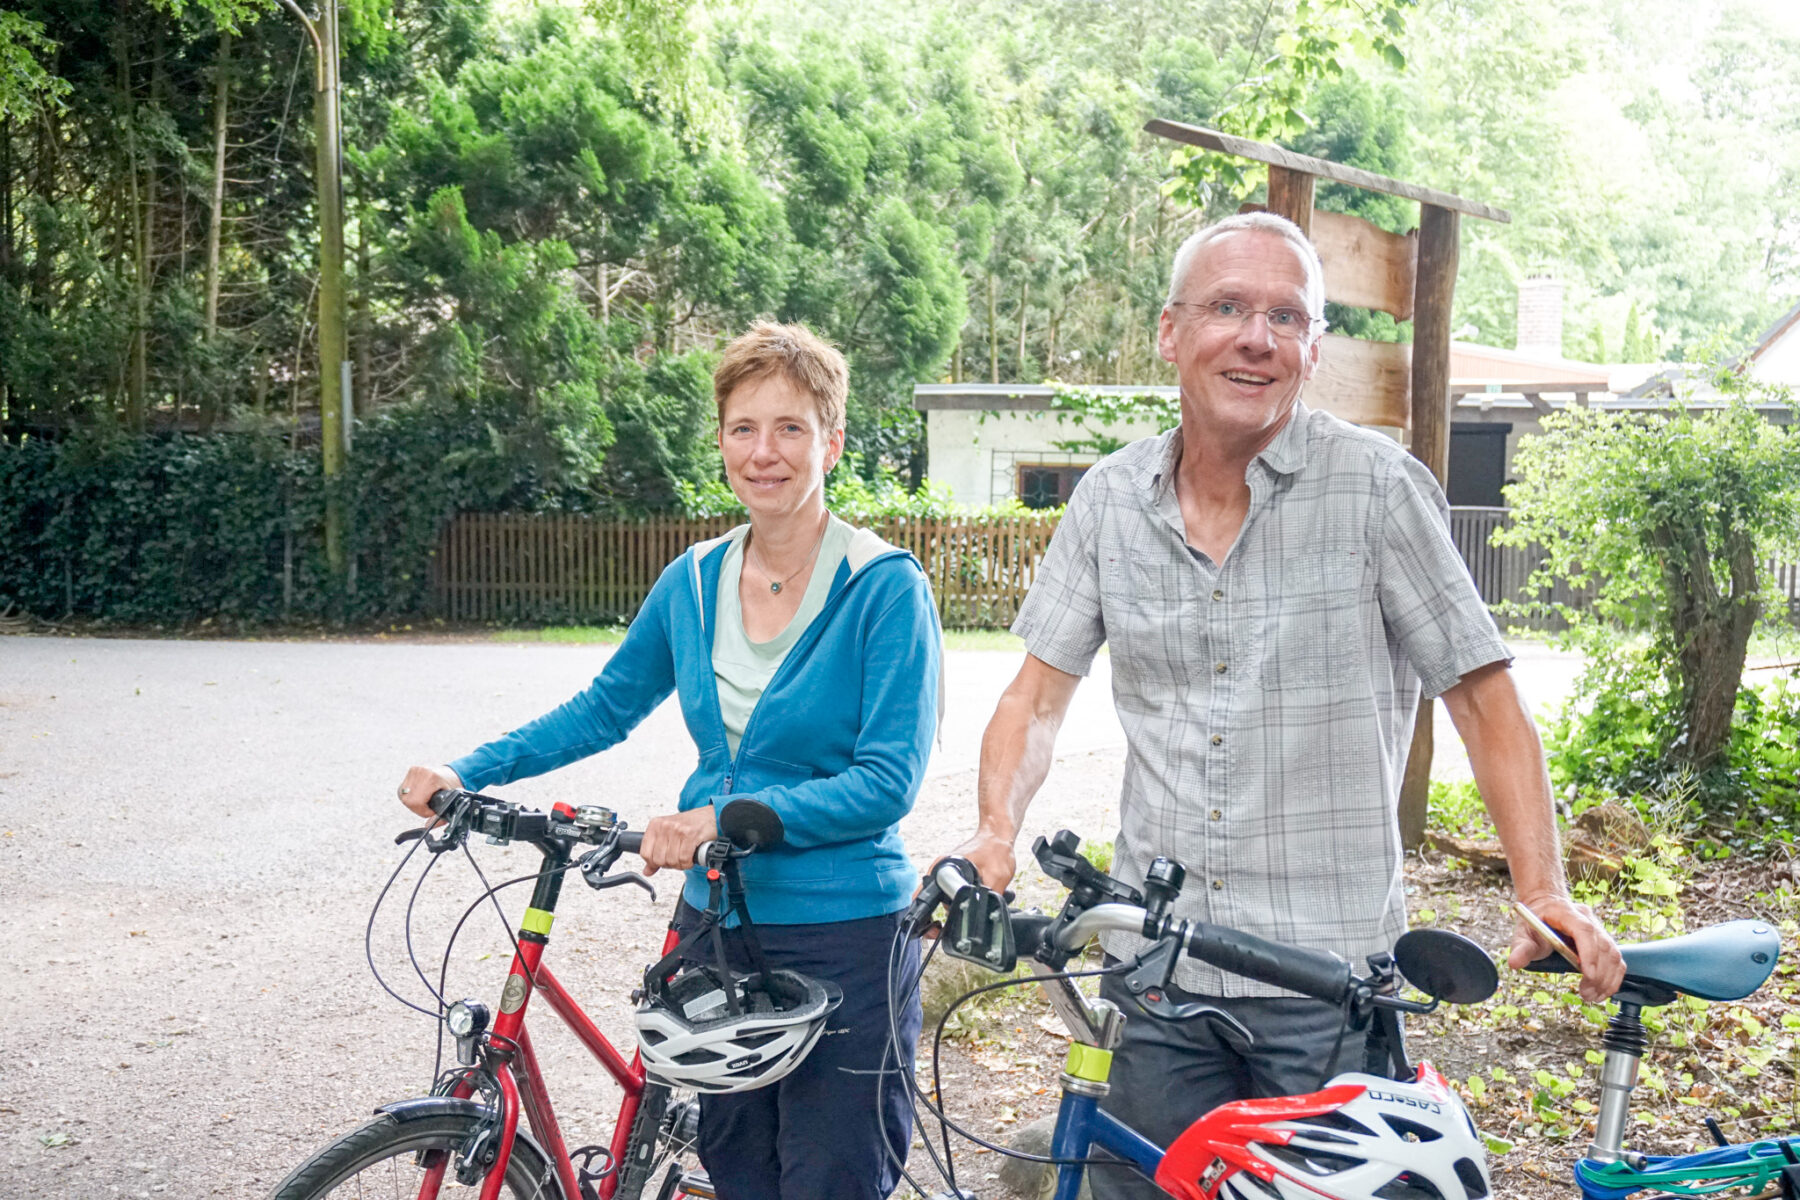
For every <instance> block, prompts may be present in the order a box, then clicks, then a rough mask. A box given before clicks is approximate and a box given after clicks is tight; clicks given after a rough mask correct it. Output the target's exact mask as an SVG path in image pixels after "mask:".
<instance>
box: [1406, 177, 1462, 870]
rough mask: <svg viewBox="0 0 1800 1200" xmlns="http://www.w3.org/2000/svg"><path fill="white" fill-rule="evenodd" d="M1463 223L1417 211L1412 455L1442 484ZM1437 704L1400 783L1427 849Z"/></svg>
mask: <svg viewBox="0 0 1800 1200" xmlns="http://www.w3.org/2000/svg"><path fill="white" fill-rule="evenodd" d="M1461 230H1462V218H1461V216H1459V215H1458V213H1457V211H1456V210H1455V209H1451V208H1443V207H1440V206H1438V205H1435V204H1421V205H1420V206H1419V270H1418V278H1417V280H1416V282H1415V283H1414V286H1413V301H1414V312H1413V344H1412V350H1413V355H1412V452H1413V457H1415V458H1417V459H1418V460H1419V461H1420V462H1422V463H1424V464H1425V465H1426V466H1427V467H1429V468H1430V469H1431V473H1432V474H1433V475H1435V476H1437V480H1438V482H1439V483H1443V482H1444V476H1445V473H1446V472H1447V471H1448V469H1449V466H1450V403H1451V402H1450V304H1451V301H1452V299H1454V297H1455V294H1456V260H1457V255H1458V253H1459V243H1460V234H1461ZM1436 713H1437V704H1436V703H1435V702H1433V701H1426V702H1425V703H1423V704H1421V705H1420V706H1419V715H1418V718H1417V720H1416V721H1415V722H1414V723H1413V742H1412V749H1411V750H1410V751H1409V752H1408V754H1407V760H1406V773H1405V775H1404V776H1402V778H1401V780H1400V811H1399V818H1400V844H1401V845H1402V846H1404V847H1405V848H1406V849H1408V850H1412V849H1416V848H1417V847H1419V846H1422V845H1424V844H1425V817H1426V808H1427V805H1428V802H1429V799H1430V795H1431V758H1432V753H1433V751H1434V749H1435V747H1434V745H1433V739H1432V722H1433V720H1434V719H1435V717H1436Z"/></svg>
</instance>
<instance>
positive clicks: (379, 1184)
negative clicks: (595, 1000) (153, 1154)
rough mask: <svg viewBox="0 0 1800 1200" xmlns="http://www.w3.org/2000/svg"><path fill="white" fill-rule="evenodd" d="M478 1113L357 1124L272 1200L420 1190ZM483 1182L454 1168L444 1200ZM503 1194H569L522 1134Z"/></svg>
mask: <svg viewBox="0 0 1800 1200" xmlns="http://www.w3.org/2000/svg"><path fill="white" fill-rule="evenodd" d="M479 1121H480V1118H479V1117H478V1116H476V1115H474V1114H473V1113H463V1112H456V1113H441V1114H434V1115H431V1116H423V1117H416V1118H414V1119H412V1120H407V1121H402V1120H399V1119H398V1118H396V1117H394V1116H392V1115H391V1114H386V1113H384V1114H382V1115H381V1116H379V1117H376V1118H375V1119H374V1120H373V1121H370V1122H369V1123H368V1124H366V1125H362V1126H360V1127H358V1128H356V1129H353V1130H351V1131H350V1132H349V1133H347V1134H345V1135H344V1136H343V1137H341V1138H339V1139H338V1140H337V1141H335V1142H333V1143H331V1144H330V1145H329V1146H326V1147H325V1148H324V1149H323V1150H320V1151H319V1152H318V1153H317V1154H315V1155H313V1156H312V1157H311V1158H309V1159H307V1160H306V1161H305V1162H303V1163H301V1164H300V1165H299V1166H298V1167H296V1168H294V1171H293V1173H292V1174H290V1175H289V1176H288V1177H287V1178H286V1179H284V1180H282V1181H281V1186H279V1187H277V1188H276V1189H275V1194H274V1196H273V1197H272V1200H328V1198H329V1200H353V1198H355V1200H361V1198H362V1197H364V1196H407V1197H416V1196H418V1195H419V1186H420V1182H421V1180H423V1178H424V1176H425V1172H426V1170H427V1169H428V1168H429V1167H431V1166H432V1165H434V1164H435V1163H437V1162H438V1161H440V1160H441V1159H442V1158H443V1157H444V1155H446V1154H454V1153H455V1152H456V1151H457V1150H458V1149H459V1148H460V1147H461V1146H462V1145H463V1144H464V1143H465V1142H466V1141H467V1140H468V1138H469V1135H470V1134H471V1133H473V1132H474V1130H475V1127H476V1125H477V1124H478V1123H479ZM480 1192H481V1182H480V1181H479V1180H477V1181H476V1182H475V1184H474V1185H472V1186H467V1187H465V1186H463V1185H462V1184H459V1183H458V1182H457V1181H456V1171H455V1169H454V1166H452V1168H451V1169H450V1170H447V1171H446V1172H445V1173H444V1181H443V1184H442V1185H441V1186H440V1188H439V1190H438V1196H439V1197H440V1200H474V1197H476V1196H478V1195H479V1194H480ZM501 1195H503V1196H506V1197H509V1200H567V1198H566V1197H564V1195H563V1191H562V1185H561V1184H560V1183H559V1182H558V1181H557V1179H556V1175H555V1172H553V1171H552V1170H551V1169H550V1167H549V1164H547V1163H546V1162H545V1161H544V1156H543V1154H542V1153H541V1152H540V1151H539V1150H538V1148H537V1147H536V1146H535V1145H533V1144H532V1143H531V1142H529V1141H527V1140H526V1139H525V1138H524V1137H519V1138H516V1139H515V1140H514V1142H513V1151H512V1157H511V1159H510V1160H509V1161H508V1162H507V1165H506V1183H505V1186H504V1187H503V1188H502V1190H501Z"/></svg>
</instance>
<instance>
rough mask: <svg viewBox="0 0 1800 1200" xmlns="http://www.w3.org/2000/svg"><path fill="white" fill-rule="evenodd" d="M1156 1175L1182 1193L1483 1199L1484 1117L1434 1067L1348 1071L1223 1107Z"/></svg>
mask: <svg viewBox="0 0 1800 1200" xmlns="http://www.w3.org/2000/svg"><path fill="white" fill-rule="evenodd" d="M1156 1182H1157V1184H1158V1186H1160V1187H1162V1188H1163V1189H1164V1190H1165V1191H1167V1192H1169V1193H1170V1194H1172V1195H1174V1196H1177V1197H1181V1198H1182V1200H1319V1198H1320V1197H1329V1198H1330V1200H1484V1197H1487V1196H1488V1195H1489V1194H1490V1192H1491V1190H1492V1184H1491V1182H1490V1180H1489V1178H1488V1171H1487V1153H1486V1150H1485V1148H1484V1146H1483V1145H1482V1141H1481V1138H1480V1136H1479V1135H1477V1134H1476V1132H1475V1123H1474V1122H1473V1121H1472V1120H1470V1119H1469V1114H1468V1111H1467V1110H1466V1109H1464V1108H1463V1106H1462V1102H1461V1101H1460V1100H1458V1099H1457V1097H1456V1093H1455V1092H1453V1091H1451V1089H1450V1085H1449V1084H1447V1083H1446V1082H1445V1081H1444V1077H1443V1076H1442V1075H1439V1074H1438V1073H1437V1072H1436V1071H1435V1070H1433V1069H1432V1068H1431V1066H1430V1065H1428V1064H1422V1065H1421V1066H1420V1067H1419V1072H1418V1077H1417V1079H1415V1080H1414V1081H1413V1082H1412V1083H1396V1082H1395V1081H1393V1080H1391V1079H1383V1078H1381V1077H1380V1076H1377V1075H1362V1074H1354V1073H1352V1074H1345V1075H1339V1076H1338V1077H1337V1078H1335V1079H1333V1080H1332V1081H1331V1083H1330V1084H1329V1085H1327V1086H1326V1087H1325V1089H1324V1090H1323V1091H1319V1092H1314V1093H1312V1094H1311V1095H1308V1096H1283V1097H1278V1098H1275V1099H1270V1100H1240V1101H1236V1102H1234V1103H1231V1104H1222V1105H1220V1106H1219V1107H1218V1108H1216V1109H1214V1110H1213V1111H1212V1112H1210V1113H1208V1114H1207V1115H1206V1116H1204V1117H1202V1118H1200V1120H1198V1121H1196V1122H1194V1124H1193V1125H1191V1126H1189V1127H1188V1128H1187V1130H1186V1131H1185V1132H1183V1133H1182V1135H1181V1136H1180V1137H1179V1138H1177V1139H1175V1142H1174V1144H1173V1145H1171V1146H1170V1147H1169V1152H1168V1153H1167V1154H1166V1155H1165V1156H1164V1157H1163V1161H1162V1165H1161V1166H1160V1167H1158V1168H1157V1172H1156Z"/></svg>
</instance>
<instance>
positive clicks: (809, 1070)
mask: <svg viewBox="0 0 1800 1200" xmlns="http://www.w3.org/2000/svg"><path fill="white" fill-rule="evenodd" d="M698 918H699V914H698V913H697V912H695V910H694V909H693V908H691V907H689V906H688V905H687V904H686V903H683V904H682V906H681V908H680V910H679V911H678V912H677V913H676V918H675V923H676V927H677V928H679V929H681V930H683V931H684V932H685V931H686V930H687V929H690V928H692V926H693V924H694V922H695V921H697V920H698ZM899 927H900V914H899V913H893V914H890V915H888V916H884V917H866V918H864V919H862V920H857V921H836V922H830V923H827V924H822V925H760V924H759V925H757V926H756V933H757V938H758V940H759V941H760V942H761V943H762V948H763V955H764V956H765V957H766V958H767V959H768V962H769V965H770V966H771V967H783V968H786V969H788V970H790V971H798V972H800V973H801V974H802V975H810V976H812V977H813V978H815V979H825V980H830V981H831V982H832V983H835V984H837V985H838V987H839V988H840V989H841V990H842V991H843V993H844V1002H843V1003H842V1004H840V1005H839V1006H838V1008H837V1010H836V1011H835V1012H833V1013H832V1014H831V1017H830V1018H829V1023H828V1024H827V1025H826V1027H825V1033H824V1035H823V1036H821V1037H820V1038H819V1041H818V1043H817V1044H816V1045H814V1046H813V1048H812V1052H811V1053H810V1054H808V1055H807V1056H806V1058H805V1060H804V1061H802V1062H801V1064H800V1065H799V1066H798V1067H796V1068H795V1069H794V1071H793V1073H792V1074H790V1075H787V1076H786V1077H784V1078H782V1079H780V1080H778V1081H777V1082H775V1083H772V1084H770V1085H769V1086H768V1087H763V1088H757V1089H756V1090H754V1091H749V1092H734V1093H732V1094H730V1095H724V1096H701V1097H700V1145H699V1150H700V1162H701V1164H702V1165H703V1166H705V1167H706V1172H707V1174H708V1175H709V1176H711V1177H712V1182H713V1186H714V1187H716V1188H717V1189H718V1193H719V1196H720V1200H782V1198H783V1197H785V1198H786V1200H801V1198H803V1197H818V1198H820V1200H824V1198H825V1197H831V1200H863V1198H867V1200H882V1198H883V1197H885V1196H887V1195H888V1194H889V1193H890V1192H892V1191H893V1190H894V1187H895V1185H896V1184H898V1183H899V1181H900V1168H899V1166H898V1165H897V1163H896V1161H895V1159H894V1158H893V1157H892V1156H890V1154H889V1152H888V1150H887V1149H886V1148H885V1147H884V1146H883V1139H884V1137H885V1139H886V1146H888V1147H892V1150H893V1154H894V1155H898V1156H899V1158H900V1160H902V1161H903V1160H904V1159H905V1158H906V1153H907V1149H908V1146H909V1145H910V1143H911V1141H912V1113H911V1110H910V1109H909V1107H908V1106H907V1103H906V1082H905V1079H904V1078H903V1077H902V1075H901V1074H900V1068H901V1066H910V1065H911V1064H912V1060H913V1054H914V1051H915V1050H916V1049H917V1047H918V1041H919V1022H920V1016H919V1001H918V998H917V996H916V995H915V996H914V997H913V998H912V1000H911V1001H910V1003H909V1004H908V1005H907V1007H906V1008H905V1009H904V1010H903V1011H902V1012H901V1013H899V1014H898V1016H899V1020H898V1024H899V1033H900V1047H899V1049H898V1051H897V1052H890V1051H889V1048H888V1003H887V992H888V977H887V975H888V955H889V952H890V950H891V949H892V946H893V942H894V934H895V931H897V930H898V929H899ZM725 951H726V957H727V959H728V960H729V961H730V963H731V966H732V967H733V969H735V970H740V971H741V970H748V969H749V965H750V964H749V960H748V958H747V956H746V955H745V954H744V949H743V944H742V937H741V936H740V935H739V933H738V931H737V930H735V929H728V930H726V931H725ZM918 970H919V944H918V942H917V941H910V942H908V943H907V945H906V948H905V951H904V953H903V954H902V955H901V957H900V959H899V975H898V978H899V979H901V980H902V981H910V980H911V979H912V978H913V977H914V976H916V975H917V974H918ZM896 1053H897V1054H898V1056H899V1057H898V1058H896Z"/></svg>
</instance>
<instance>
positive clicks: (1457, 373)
mask: <svg viewBox="0 0 1800 1200" xmlns="http://www.w3.org/2000/svg"><path fill="white" fill-rule="evenodd" d="M1612 371H1613V368H1611V367H1608V366H1604V365H1602V364H1600V363H1588V362H1577V361H1575V360H1574V359H1568V358H1564V357H1563V356H1562V355H1560V354H1545V353H1542V352H1534V351H1530V350H1506V349H1503V348H1501V347H1499V346H1483V345H1480V344H1478V343H1475V342H1451V343H1450V382H1451V386H1455V385H1456V384H1459V383H1539V384H1543V383H1598V384H1601V385H1603V386H1607V385H1610V384H1611V382H1612Z"/></svg>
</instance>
